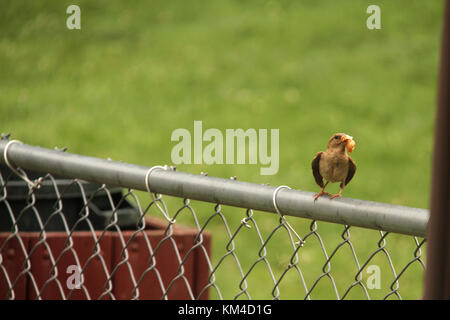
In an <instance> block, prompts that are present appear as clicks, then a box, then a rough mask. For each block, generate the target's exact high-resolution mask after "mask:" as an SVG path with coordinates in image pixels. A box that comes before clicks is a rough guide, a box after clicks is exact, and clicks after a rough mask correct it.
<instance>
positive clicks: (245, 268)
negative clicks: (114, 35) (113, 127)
mask: <svg viewBox="0 0 450 320" xmlns="http://www.w3.org/2000/svg"><path fill="white" fill-rule="evenodd" d="M0 154H1V155H3V156H1V157H0V158H1V159H0V163H1V164H2V167H1V175H0V231H1V232H0V297H1V299H254V298H258V299H383V298H384V299H390V298H396V299H402V298H404V297H406V298H416V299H417V298H421V294H422V278H423V273H424V269H425V266H424V262H423V261H424V250H425V239H424V236H425V227H426V223H427V220H428V211H426V210H422V209H415V208H408V207H400V206H392V205H386V204H380V203H375V202H368V201H362V200H355V199H345V198H343V199H334V200H328V199H326V198H323V199H322V198H321V199H319V200H318V201H317V202H314V201H313V198H312V195H313V194H312V193H308V192H303V191H299V190H290V188H288V187H285V186H282V187H278V188H274V187H270V186H266V185H257V184H251V183H246V182H240V181H236V180H235V179H219V178H214V177H208V176H206V175H204V174H203V175H192V174H187V173H182V172H178V171H176V170H175V169H174V168H167V167H158V166H156V167H152V168H148V167H141V166H135V165H130V164H126V163H122V162H116V161H110V160H102V159H96V158H91V157H84V156H79V155H73V154H69V153H66V152H65V151H64V150H49V149H44V148H38V147H32V146H27V145H24V144H21V143H18V142H15V141H9V140H8V139H2V140H1V142H0ZM39 172H45V173H44V174H41V173H39Z"/></svg>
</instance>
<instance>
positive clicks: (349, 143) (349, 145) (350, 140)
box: [341, 135, 355, 153]
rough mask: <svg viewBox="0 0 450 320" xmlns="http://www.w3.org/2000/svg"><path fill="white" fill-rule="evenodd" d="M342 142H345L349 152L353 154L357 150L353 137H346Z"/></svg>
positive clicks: (342, 138) (343, 137)
mask: <svg viewBox="0 0 450 320" xmlns="http://www.w3.org/2000/svg"><path fill="white" fill-rule="evenodd" d="M341 141H342V142H345V146H346V147H347V150H348V152H350V153H352V152H353V150H354V149H355V140H353V137H351V136H349V135H344V136H342V137H341Z"/></svg>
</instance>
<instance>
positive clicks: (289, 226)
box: [272, 186, 305, 247]
mask: <svg viewBox="0 0 450 320" xmlns="http://www.w3.org/2000/svg"><path fill="white" fill-rule="evenodd" d="M281 189H291V188H290V187H288V186H279V187H277V188H276V189H275V191H274V192H273V196H272V202H273V206H274V208H275V210H276V211H277V213H278V215H279V216H280V217H281V219H282V220H283V222H284V223H285V225H286V227H287V228H288V229H289V230H290V231H292V232H293V233H294V234H295V235H296V236H297V238H298V240H299V241H297V242H296V243H295V244H296V245H297V246H300V247H303V245H304V244H305V241H303V240H302V238H301V237H300V236H299V235H298V234H297V232H295V230H294V228H292V227H291V225H290V224H289V223H288V222H287V220H286V218H285V217H284V215H283V214H282V213H281V211H280V209H279V208H278V205H277V194H278V192H279V191H280V190H281Z"/></svg>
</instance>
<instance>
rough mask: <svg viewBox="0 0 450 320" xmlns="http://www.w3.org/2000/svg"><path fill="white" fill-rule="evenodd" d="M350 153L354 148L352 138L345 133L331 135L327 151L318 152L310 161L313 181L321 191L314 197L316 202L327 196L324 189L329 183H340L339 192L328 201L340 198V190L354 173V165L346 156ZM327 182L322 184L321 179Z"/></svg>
mask: <svg viewBox="0 0 450 320" xmlns="http://www.w3.org/2000/svg"><path fill="white" fill-rule="evenodd" d="M345 148H347V149H348V152H350V153H352V152H353V149H354V148H355V141H354V140H353V138H352V137H351V136H349V135H347V134H345V133H336V134H333V135H332V136H331V138H330V140H329V141H328V146H327V150H326V151H325V152H318V153H317V154H316V156H315V157H314V159H313V161H312V172H313V175H314V179H315V180H316V183H317V184H318V185H319V187H321V188H322V190H321V191H320V192H319V193H318V194H316V195H315V196H314V201H316V200H317V199H318V198H319V197H320V196H322V195H324V194H327V195H330V194H329V193H328V192H325V191H324V190H325V187H326V186H327V185H328V183H330V182H340V183H341V184H340V188H341V189H340V190H339V192H338V193H337V194H335V195H331V197H330V199H333V198H336V197H340V196H341V193H342V190H343V189H344V188H345V186H346V185H347V184H348V183H349V182H350V180H352V178H353V176H354V175H355V172H356V165H355V162H353V159H352V158H351V157H350V156H349V155H348V154H347V152H346V151H345ZM324 178H325V180H327V182H326V183H325V184H324V183H323V179H324Z"/></svg>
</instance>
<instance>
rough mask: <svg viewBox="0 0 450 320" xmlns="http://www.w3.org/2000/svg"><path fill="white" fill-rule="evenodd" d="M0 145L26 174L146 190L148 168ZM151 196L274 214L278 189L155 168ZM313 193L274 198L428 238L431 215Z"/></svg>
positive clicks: (336, 218)
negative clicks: (163, 195)
mask: <svg viewBox="0 0 450 320" xmlns="http://www.w3.org/2000/svg"><path fill="white" fill-rule="evenodd" d="M8 142H9V141H8V140H6V139H3V140H0V163H2V164H6V162H5V155H7V160H8V162H9V163H10V164H11V165H12V166H14V167H19V168H22V169H25V170H33V171H38V172H42V173H50V174H53V175H58V176H63V177H67V178H73V179H75V178H76V179H81V180H86V181H91V182H96V183H101V184H106V185H110V186H120V187H124V188H131V189H136V190H142V191H146V190H147V181H146V177H147V174H148V173H149V170H151V168H150V167H145V166H139V165H134V164H128V163H123V162H118V161H112V160H105V159H100V158H94V157H88V156H82V155H77V154H71V153H68V152H62V151H58V150H52V149H45V148H41V147H36V146H30V145H26V144H21V143H10V144H9V146H8V150H7V152H5V147H6V146H7V144H8ZM148 176H149V179H148V184H149V187H150V189H151V191H152V192H156V193H160V194H165V195H170V196H176V197H182V198H189V199H192V200H201V201H206V202H211V203H220V204H224V205H230V206H234V207H241V208H251V209H255V210H260V211H266V212H273V213H275V212H276V209H275V207H274V203H273V196H274V192H275V190H276V187H273V186H268V185H261V184H255V183H248V182H242V181H236V180H232V179H224V178H216V177H209V176H204V175H196V174H190V173H184V172H178V171H174V170H163V169H159V168H153V169H152V171H150V174H149V175H148ZM313 195H314V194H313V193H311V192H306V191H301V190H293V189H281V190H278V192H277V194H276V203H277V206H278V209H279V210H280V211H281V213H283V214H284V215H288V216H295V217H301V218H308V219H315V220H320V221H327V222H332V223H339V224H344V225H351V226H358V227H363V228H369V229H376V230H384V231H387V232H394V233H401V234H407V235H414V236H420V237H425V235H426V226H427V222H428V217H429V212H428V210H425V209H418V208H411V207H405V206H398V205H391V204H385V203H378V202H373V201H364V200H358V199H351V198H336V199H333V200H329V199H328V198H324V197H323V198H319V199H318V200H317V201H316V202H314V201H313Z"/></svg>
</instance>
